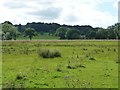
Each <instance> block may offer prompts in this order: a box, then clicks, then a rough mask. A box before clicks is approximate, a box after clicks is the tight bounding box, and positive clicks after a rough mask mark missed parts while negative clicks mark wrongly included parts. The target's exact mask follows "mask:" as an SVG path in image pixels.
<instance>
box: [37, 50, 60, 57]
mask: <svg viewBox="0 0 120 90" xmlns="http://www.w3.org/2000/svg"><path fill="white" fill-rule="evenodd" d="M38 55H39V56H40V57H42V58H55V57H61V53H60V52H59V51H57V50H54V51H50V50H49V49H44V50H38Z"/></svg>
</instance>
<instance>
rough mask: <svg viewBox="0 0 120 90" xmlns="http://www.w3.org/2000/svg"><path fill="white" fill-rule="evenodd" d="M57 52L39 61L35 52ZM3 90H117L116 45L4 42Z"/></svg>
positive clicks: (100, 42)
mask: <svg viewBox="0 0 120 90" xmlns="http://www.w3.org/2000/svg"><path fill="white" fill-rule="evenodd" d="M40 49H49V50H58V51H59V52H60V53H61V57H56V58H42V57H40V56H38V50H40ZM2 87H3V88H118V42H117V41H94V40H93V41H3V44H2Z"/></svg>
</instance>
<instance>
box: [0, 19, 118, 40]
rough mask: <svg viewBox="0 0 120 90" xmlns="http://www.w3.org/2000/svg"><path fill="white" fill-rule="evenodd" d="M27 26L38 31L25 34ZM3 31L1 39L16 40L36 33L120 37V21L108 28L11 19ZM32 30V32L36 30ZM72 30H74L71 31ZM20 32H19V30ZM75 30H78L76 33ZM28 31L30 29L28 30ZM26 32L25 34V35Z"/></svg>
mask: <svg viewBox="0 0 120 90" xmlns="http://www.w3.org/2000/svg"><path fill="white" fill-rule="evenodd" d="M26 28H32V29H34V30H35V31H36V33H34V34H33V33H31V34H30V33H29V35H27V34H25V33H24V32H26ZM2 29H3V32H0V33H1V36H2V37H1V39H3V40H11V39H14V40H16V38H17V36H18V35H19V36H21V37H23V36H27V37H29V38H30V40H31V39H32V37H33V36H35V35H36V34H41V35H43V36H44V34H45V33H48V35H50V36H53V35H55V36H58V37H60V39H120V23H116V24H115V25H112V26H108V28H100V27H96V28H93V27H92V26H89V25H84V26H79V25H75V26H71V25H60V24H57V23H41V22H38V23H36V22H32V23H27V24H26V25H21V24H19V25H13V24H12V23H11V22H9V21H5V22H4V23H2ZM34 30H32V31H31V32H34ZM71 30H72V31H71ZM18 31H19V32H20V33H19V32H18ZM74 31H77V32H76V33H75V32H74ZM27 32H28V31H27ZM24 34H25V35H24Z"/></svg>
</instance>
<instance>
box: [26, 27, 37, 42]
mask: <svg viewBox="0 0 120 90" xmlns="http://www.w3.org/2000/svg"><path fill="white" fill-rule="evenodd" d="M24 34H25V36H28V37H29V38H30V40H31V39H32V37H33V36H35V35H36V32H35V29H33V28H26V29H25V31H24Z"/></svg>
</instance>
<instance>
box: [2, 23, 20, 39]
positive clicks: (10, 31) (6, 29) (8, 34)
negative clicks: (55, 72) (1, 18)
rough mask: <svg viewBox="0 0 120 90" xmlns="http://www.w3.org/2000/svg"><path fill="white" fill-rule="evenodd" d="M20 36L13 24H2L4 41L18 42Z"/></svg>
mask: <svg viewBox="0 0 120 90" xmlns="http://www.w3.org/2000/svg"><path fill="white" fill-rule="evenodd" d="M17 35H18V30H17V28H16V27H15V26H13V25H12V24H8V23H4V24H2V40H11V39H14V40H16V37H17Z"/></svg>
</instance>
